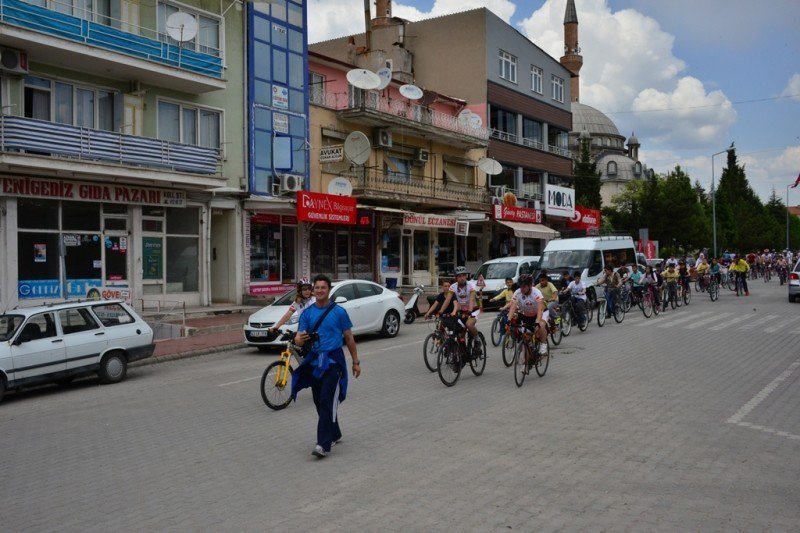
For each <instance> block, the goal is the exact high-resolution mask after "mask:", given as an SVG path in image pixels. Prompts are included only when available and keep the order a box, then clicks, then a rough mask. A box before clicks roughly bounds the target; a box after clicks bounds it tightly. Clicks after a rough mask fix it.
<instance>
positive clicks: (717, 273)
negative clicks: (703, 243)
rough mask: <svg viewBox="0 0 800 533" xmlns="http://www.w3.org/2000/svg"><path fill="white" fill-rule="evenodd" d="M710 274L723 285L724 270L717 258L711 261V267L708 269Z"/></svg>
mask: <svg viewBox="0 0 800 533" xmlns="http://www.w3.org/2000/svg"><path fill="white" fill-rule="evenodd" d="M708 273H709V274H710V275H711V277H712V278H713V279H715V280H716V281H717V283H722V268H721V267H720V264H719V263H718V262H717V258H716V257H714V258H713V259H711V265H710V266H709V267H708Z"/></svg>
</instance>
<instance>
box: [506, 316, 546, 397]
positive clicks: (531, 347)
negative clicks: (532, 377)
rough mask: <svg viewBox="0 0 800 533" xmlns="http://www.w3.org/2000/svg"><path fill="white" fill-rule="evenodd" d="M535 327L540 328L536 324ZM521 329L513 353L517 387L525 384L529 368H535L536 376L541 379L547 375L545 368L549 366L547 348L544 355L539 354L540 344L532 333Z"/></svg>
mask: <svg viewBox="0 0 800 533" xmlns="http://www.w3.org/2000/svg"><path fill="white" fill-rule="evenodd" d="M536 327H537V328H538V327H540V326H539V324H538V323H537V324H536ZM523 329H524V331H523V333H522V338H521V339H520V342H518V343H517V348H516V350H515V351H514V382H515V383H516V384H517V387H521V386H522V384H523V383H524V382H525V376H527V375H528V373H529V372H530V370H531V368H535V369H536V374H537V375H538V376H539V377H540V378H541V377H544V375H545V373H547V367H548V366H550V350H549V347H548V350H547V354H546V355H542V354H540V353H539V346H540V345H541V342H540V341H539V340H538V339H537V338H536V336H535V335H534V333H533V332H529V331H528V330H527V328H523Z"/></svg>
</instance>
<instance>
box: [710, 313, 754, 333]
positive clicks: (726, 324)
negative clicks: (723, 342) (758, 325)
mask: <svg viewBox="0 0 800 533" xmlns="http://www.w3.org/2000/svg"><path fill="white" fill-rule="evenodd" d="M751 318H753V317H752V315H742V316H737V317H736V318H732V319H730V320H728V321H727V322H723V323H722V324H720V325H718V326H714V327H713V328H708V329H709V331H720V330H723V329H725V328H727V327H729V326H732V325H734V324H738V323H739V322H744V321H745V320H750V319H751Z"/></svg>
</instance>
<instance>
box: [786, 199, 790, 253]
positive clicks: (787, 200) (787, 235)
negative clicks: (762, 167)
mask: <svg viewBox="0 0 800 533" xmlns="http://www.w3.org/2000/svg"><path fill="white" fill-rule="evenodd" d="M789 187H791V185H787V186H786V249H787V250H788V249H789Z"/></svg>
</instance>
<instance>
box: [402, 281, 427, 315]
mask: <svg viewBox="0 0 800 533" xmlns="http://www.w3.org/2000/svg"><path fill="white" fill-rule="evenodd" d="M423 292H425V286H423V285H417V286H416V287H414V294H412V295H411V298H409V299H408V302H406V318H405V319H404V320H403V322H405V323H406V324H411V323H412V322H414V320H416V319H417V317H420V316H423V315H424V314H425V313H423V312H422V311H420V310H419V305H418V302H419V295H420V294H422V293H423Z"/></svg>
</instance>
